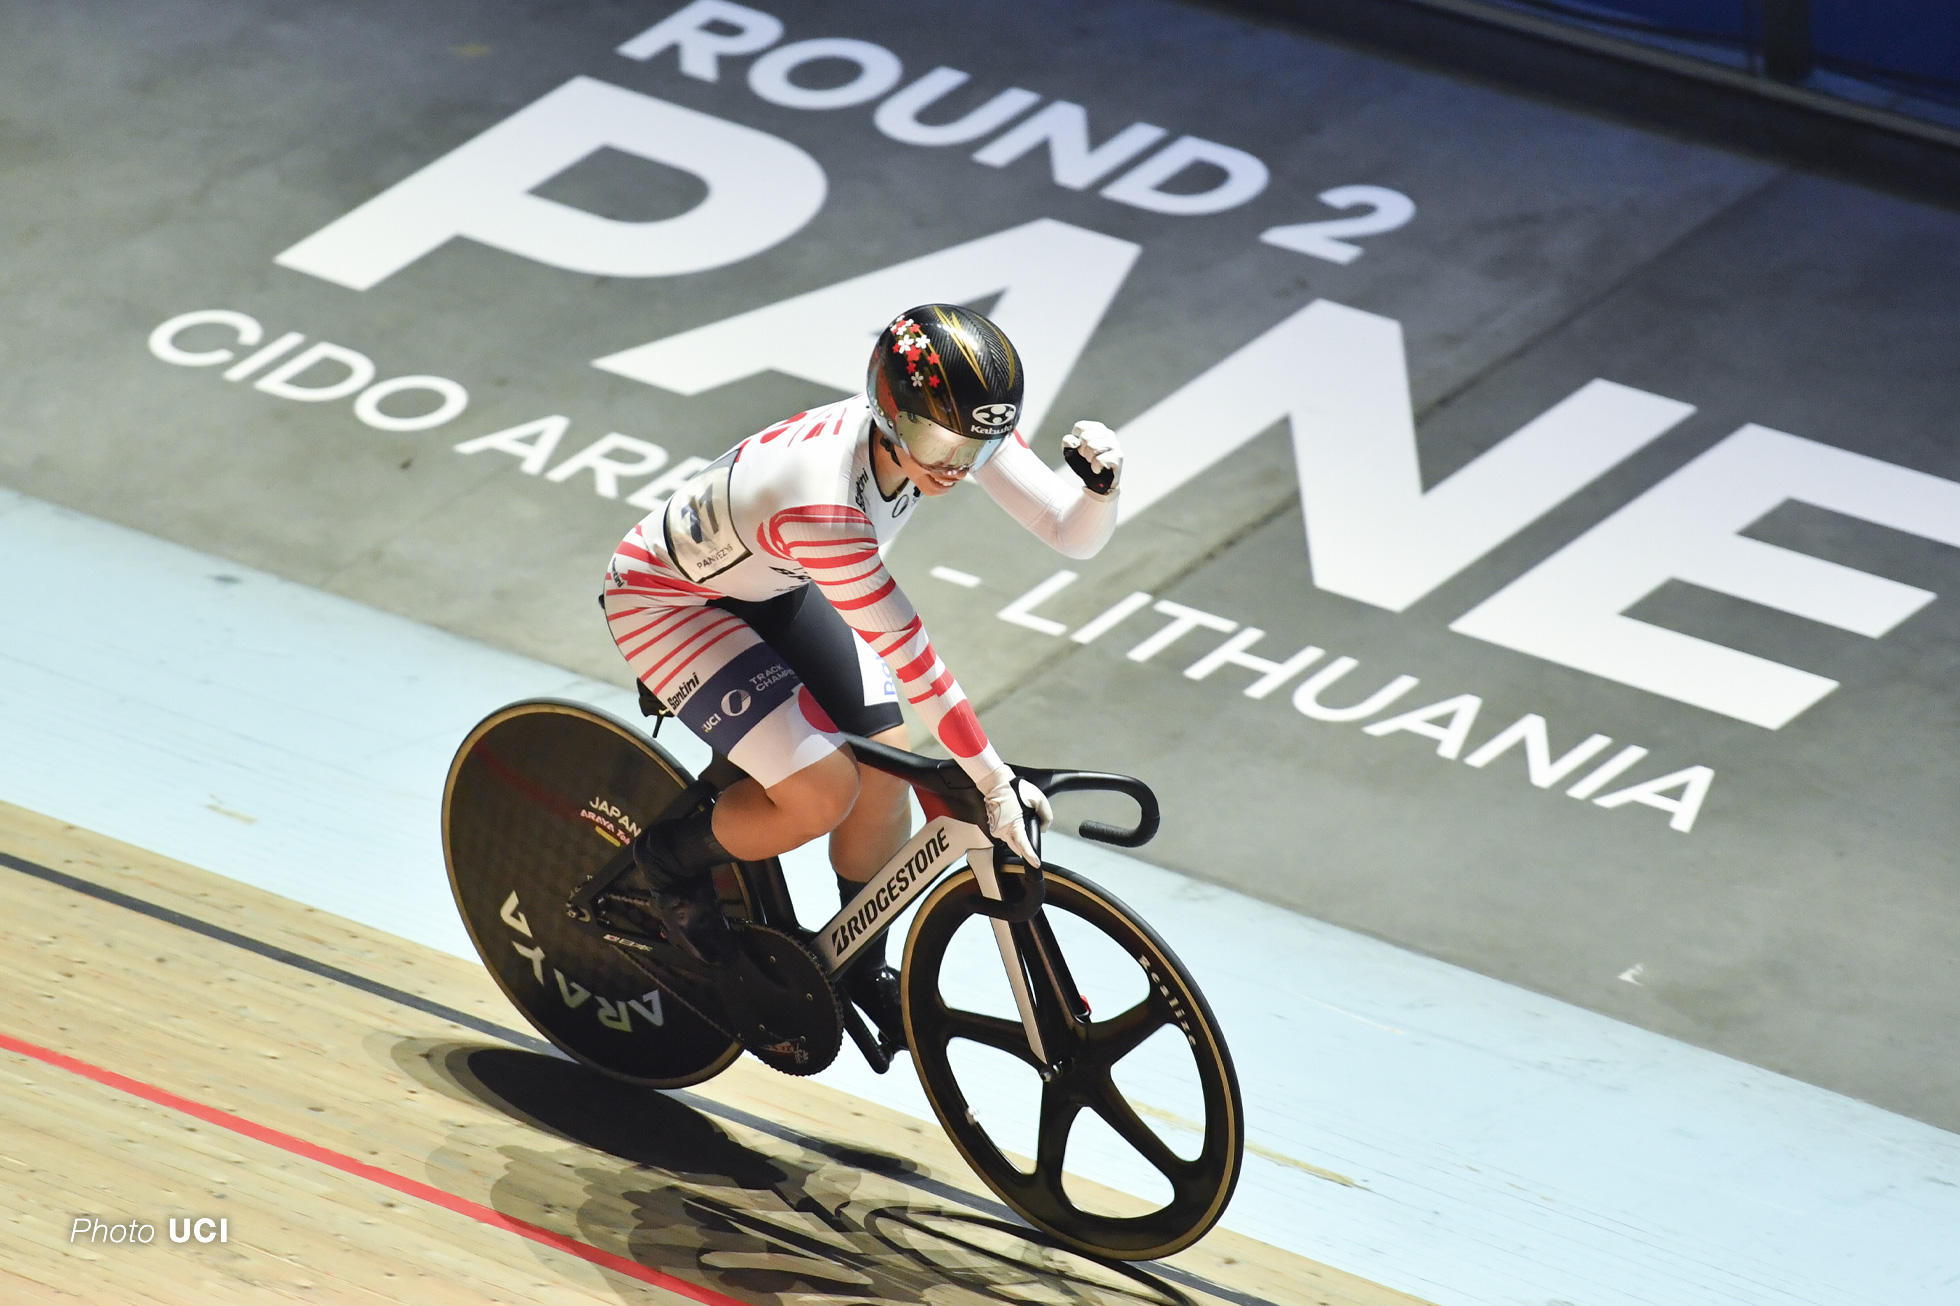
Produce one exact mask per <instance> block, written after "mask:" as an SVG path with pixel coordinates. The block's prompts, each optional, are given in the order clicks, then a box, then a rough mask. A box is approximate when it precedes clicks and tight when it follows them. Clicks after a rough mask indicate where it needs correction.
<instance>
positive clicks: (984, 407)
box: [967, 404, 1021, 438]
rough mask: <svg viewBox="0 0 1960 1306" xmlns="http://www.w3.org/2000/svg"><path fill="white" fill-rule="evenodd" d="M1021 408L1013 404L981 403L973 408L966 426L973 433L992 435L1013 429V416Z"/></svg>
mask: <svg viewBox="0 0 1960 1306" xmlns="http://www.w3.org/2000/svg"><path fill="white" fill-rule="evenodd" d="M1020 411H1021V410H1020V409H1019V408H1018V407H1016V406H1015V405H1013V404H981V405H980V406H979V407H978V408H976V409H974V410H973V420H972V421H971V422H969V423H967V428H968V430H969V431H971V432H972V434H974V435H979V436H987V437H990V438H991V437H993V436H997V435H1006V434H1007V433H1008V432H1009V431H1011V430H1013V429H1014V418H1015V415H1016V414H1018V413H1019V412H1020Z"/></svg>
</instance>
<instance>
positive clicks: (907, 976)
mask: <svg viewBox="0 0 1960 1306" xmlns="http://www.w3.org/2000/svg"><path fill="white" fill-rule="evenodd" d="M1043 870H1044V872H1045V878H1046V880H1047V902H1046V904H1045V905H1044V907H1043V908H1042V911H1043V913H1052V912H1057V911H1060V912H1065V913H1068V914H1069V915H1073V916H1075V917H1077V918H1078V919H1080V920H1083V921H1086V922H1087V923H1088V924H1090V925H1091V926H1092V927H1094V928H1096V929H1098V930H1099V931H1101V932H1102V933H1103V934H1104V936H1105V937H1107V938H1109V939H1110V940H1112V941H1114V942H1116V943H1117V944H1118V945H1119V946H1121V947H1122V948H1123V950H1124V953H1125V955H1127V956H1129V957H1131V958H1133V959H1135V960H1136V962H1137V963H1138V964H1139V965H1140V966H1141V967H1142V968H1143V970H1144V972H1145V976H1146V979H1147V980H1148V981H1149V992H1148V993H1147V995H1146V996H1145V998H1144V999H1143V1000H1142V1001H1140V1002H1138V1003H1136V1004H1135V1005H1134V1006H1132V1007H1130V1008H1129V1009H1127V1010H1125V1011H1123V1012H1121V1013H1119V1014H1117V1015H1116V1016H1114V1017H1112V1018H1110V1019H1109V1020H1105V1021H1094V1020H1086V1021H1083V1022H1081V1023H1079V1024H1072V1025H1071V1032H1070V1035H1069V1038H1070V1044H1069V1046H1068V1047H1066V1048H1064V1049H1061V1050H1060V1055H1058V1056H1057V1058H1056V1061H1057V1064H1058V1065H1060V1066H1061V1067H1062V1069H1061V1070H1060V1071H1059V1073H1056V1074H1054V1075H1053V1077H1052V1078H1050V1077H1048V1076H1046V1075H1044V1081H1045V1082H1044V1084H1043V1087H1042V1102H1041V1120H1040V1127H1039V1139H1038V1143H1037V1149H1036V1150H1037V1157H1036V1161H1035V1164H1034V1168H1033V1169H1032V1170H1024V1169H1022V1168H1021V1167H1020V1166H1018V1165H1016V1164H1015V1163H1014V1161H1013V1160H1011V1159H1010V1157H1009V1155H1008V1154H1007V1153H1006V1152H1005V1151H1004V1150H1003V1149H1002V1148H1001V1147H1000V1146H999V1145H998V1144H997V1143H996V1142H995V1140H994V1139H993V1138H992V1137H991V1136H990V1135H989V1134H988V1132H987V1130H986V1128H985V1127H984V1126H983V1125H982V1124H981V1123H980V1121H979V1120H978V1119H977V1118H976V1116H975V1115H974V1113H973V1111H972V1110H971V1107H970V1104H969V1102H968V1100H967V1096H966V1094H965V1092H964V1091H963V1090H962V1089H961V1088H960V1086H959V1083H958V1081H957V1079H956V1077H955V1075H954V1072H953V1068H952V1064H951V1060H950V1056H949V1053H950V1049H951V1045H952V1042H953V1041H954V1040H955V1039H961V1038H967V1039H972V1040H973V1041H975V1042H979V1043H982V1044H985V1045H987V1046H991V1047H994V1048H996V1049H998V1050H1000V1051H1004V1052H1007V1053H1010V1054H1012V1055H1015V1056H1018V1057H1019V1058H1021V1059H1022V1060H1023V1061H1025V1062H1027V1063H1028V1064H1030V1065H1033V1066H1034V1067H1035V1069H1037V1070H1042V1069H1043V1067H1041V1066H1040V1065H1039V1064H1038V1063H1036V1062H1035V1059H1034V1057H1033V1054H1032V1053H1031V1052H1030V1051H1029V1050H1028V1047H1027V1039H1026V1035H1025V1033H1024V1032H1023V1030H1022V1028H1021V1025H1020V1023H1019V1022H1018V1021H1008V1020H1001V1019H999V1018H996V1017H989V1016H982V1015H980V1014H978V1013H974V1012H965V1011H962V1010H959V1009H957V1008H953V1007H950V1006H948V1005H947V1003H946V1001H945V999H944V997H943V995H942V993H941V991H940V983H939V979H940V969H941V966H942V965H943V963H944V960H945V956H946V949H947V947H948V945H949V944H950V943H951V941H952V938H953V935H954V934H955V933H956V932H957V931H958V930H959V928H960V927H961V926H962V925H964V924H966V923H967V922H968V921H969V920H973V919H975V918H976V917H978V918H979V919H981V920H983V921H984V919H985V918H984V917H980V915H979V913H978V912H977V911H976V910H975V905H976V904H977V903H978V902H979V901H981V894H980V886H979V882H978V880H977V879H976V878H975V876H974V873H973V872H972V870H970V869H967V870H962V871H959V872H957V873H955V874H953V875H951V876H948V877H947V878H946V879H945V880H944V881H942V882H941V883H940V884H939V885H938V886H936V887H935V888H934V889H933V891H932V893H931V894H929V895H928V896H927V898H926V900H925V902H924V903H923V904H921V906H920V908H919V914H918V917H917V918H916V920H915V921H914V922H913V925H912V931H911V934H910V936H909V937H908V938H907V940H906V945H905V965H904V969H903V971H902V976H903V989H904V1013H905V1032H906V1038H907V1040H908V1042H909V1043H910V1045H911V1050H912V1061H913V1065H914V1067H915V1068H916V1070H917V1071H918V1075H919V1083H920V1085H921V1086H922V1087H923V1088H924V1089H925V1094H926V1099H927V1100H928V1101H929V1102H931V1103H932V1109H933V1112H934V1114H936V1115H937V1116H938V1117H939V1123H940V1125H941V1126H942V1127H943V1128H944V1129H945V1130H946V1134H947V1136H948V1137H949V1138H951V1139H952V1140H953V1145H954V1146H955V1147H957V1148H958V1149H959V1151H960V1154H961V1155H962V1156H963V1157H965V1158H966V1161H967V1164H968V1165H970V1166H972V1167H973V1170H974V1173H976V1174H978V1175H979V1176H980V1178H981V1179H982V1180H984V1181H985V1182H986V1184H987V1186H988V1187H989V1188H991V1189H993V1191H994V1192H995V1194H996V1195H998V1196H999V1197H1000V1199H1001V1200H1002V1201H1003V1202H1005V1203H1006V1204H1007V1205H1008V1206H1009V1207H1010V1208H1012V1209H1013V1210H1014V1212H1015V1213H1016V1214H1018V1215H1020V1216H1021V1217H1022V1218H1023V1219H1025V1220H1027V1221H1028V1222H1029V1223H1030V1224H1032V1225H1034V1226H1035V1228H1037V1229H1040V1230H1041V1231H1042V1232H1043V1233H1046V1234H1048V1235H1049V1236H1051V1237H1053V1238H1056V1239H1058V1240H1059V1241H1060V1242H1061V1243H1062V1244H1063V1245H1064V1246H1066V1247H1069V1248H1070V1249H1072V1250H1075V1251H1079V1252H1084V1253H1087V1254H1089V1255H1095V1256H1107V1257H1111V1258H1114V1259H1118V1260H1154V1259H1156V1258H1158V1257H1162V1256H1169V1255H1171V1254H1172V1253H1174V1252H1177V1251H1180V1250H1182V1249H1183V1248H1186V1247H1189V1246H1190V1245H1191V1244H1192V1243H1194V1242H1196V1241H1197V1240H1198V1239H1199V1238H1201V1237H1203V1236H1204V1235H1205V1233H1206V1232H1207V1231H1209V1230H1210V1229H1211V1228H1212V1226H1213V1225H1215V1224H1217V1222H1218V1220H1219V1218H1220V1217H1221V1216H1222V1215H1223V1214H1224V1212H1225V1207H1226V1205H1227V1204H1228V1203H1229V1202H1230V1201H1231V1197H1232V1192H1233V1190H1234V1189H1235V1188H1236V1187H1237V1184H1238V1179H1239V1173H1240V1171H1241V1170H1242V1169H1243V1168H1244V1160H1245V1123H1244V1121H1245V1111H1244V1105H1243V1101H1242V1099H1241V1097H1240V1093H1239V1082H1238V1074H1237V1072H1236V1071H1235V1070H1234V1069H1233V1066H1232V1056H1231V1052H1230V1051H1229V1049H1227V1047H1226V1045H1225V1040H1224V1037H1223V1035H1222V1033H1221V1032H1220V1030H1219V1028H1218V1021H1217V1018H1216V1017H1215V1016H1213V1014H1212V1011H1211V1008H1210V1006H1209V1004H1207V1003H1206V1001H1205V999H1204V995H1203V994H1202V993H1201V992H1200V991H1199V989H1198V986H1197V984H1196V982H1195V981H1194V980H1193V979H1192V978H1191V975H1190V973H1189V972H1188V971H1187V970H1186V969H1185V968H1184V965H1183V963H1181V962H1180V961H1179V960H1178V959H1177V957H1176V955H1175V954H1174V953H1172V952H1171V950H1170V948H1169V947H1168V946H1167V945H1166V944H1165V943H1164V941H1163V940H1162V939H1160V938H1159V937H1158V936H1157V933H1156V931H1154V930H1152V929H1151V928H1150V926H1149V925H1148V924H1147V923H1145V922H1144V921H1143V920H1142V919H1141V918H1139V917H1138V916H1137V915H1136V914H1135V913H1134V912H1132V911H1131V910H1130V909H1129V908H1127V907H1125V906H1124V905H1123V904H1122V903H1121V902H1120V901H1119V900H1117V899H1116V898H1115V897H1114V896H1112V895H1111V894H1109V893H1107V892H1105V891H1104V890H1102V889H1101V888H1099V887H1098V886H1096V885H1095V884H1093V883H1091V882H1089V881H1088V880H1085V879H1083V878H1082V877H1080V876H1078V875H1075V874H1074V873H1072V872H1070V871H1067V870H1065V869H1063V868H1061V867H1059V866H1054V865H1052V864H1051V865H1047V866H1044V867H1043ZM1139 1013H1142V1014H1141V1015H1140V1014H1139ZM1166 1026H1176V1027H1178V1028H1179V1029H1180V1030H1181V1032H1182V1033H1183V1034H1184V1035H1185V1037H1186V1039H1187V1040H1188V1041H1189V1044H1190V1047H1191V1049H1192V1055H1193V1061H1194V1063H1195V1065H1196V1067H1197V1070H1198V1079H1199V1083H1200V1086H1201V1088H1202V1092H1203V1098H1204V1105H1205V1120H1204V1121H1203V1122H1202V1123H1203V1146H1202V1147H1201V1149H1200V1151H1199V1154H1198V1157H1197V1158H1196V1159H1195V1160H1194V1161H1184V1160H1183V1159H1182V1158H1179V1157H1177V1156H1176V1155H1175V1153H1174V1152H1172V1151H1171V1149H1170V1148H1169V1147H1168V1145H1166V1144H1165V1143H1164V1142H1163V1140H1162V1139H1161V1138H1160V1137H1158V1136H1157V1134H1156V1133H1155V1131H1153V1130H1151V1129H1150V1127H1149V1126H1148V1125H1147V1124H1145V1123H1144V1122H1143V1120H1142V1118H1141V1116H1140V1115H1139V1114H1138V1112H1137V1111H1136V1109H1135V1108H1134V1107H1133V1106H1131V1105H1130V1104H1129V1102H1128V1100H1127V1099H1125V1098H1124V1097H1123V1095H1122V1092H1121V1090H1120V1089H1118V1088H1117V1087H1116V1085H1115V1082H1114V1080H1113V1078H1112V1077H1111V1075H1110V1071H1111V1069H1112V1068H1113V1067H1114V1066H1115V1064H1116V1063H1117V1062H1119V1061H1121V1060H1122V1058H1123V1057H1124V1056H1126V1055H1128V1053H1129V1051H1131V1050H1134V1049H1135V1048H1136V1047H1138V1046H1140V1045H1141V1044H1142V1043H1143V1042H1144V1040H1146V1039H1147V1038H1148V1037H1149V1036H1150V1035H1151V1034H1153V1033H1155V1032H1156V1031H1157V1030H1158V1029H1160V1028H1164V1027H1166ZM1017 1045H1018V1046H1017ZM1112 1099H1113V1100H1112ZM1115 1102H1121V1104H1122V1105H1121V1106H1120V1107H1117V1106H1116V1105H1115ZM1084 1110H1093V1111H1095V1112H1096V1113H1097V1114H1098V1115H1101V1116H1102V1117H1103V1119H1104V1121H1105V1122H1106V1123H1108V1124H1109V1125H1110V1127H1111V1128H1112V1129H1114V1130H1115V1131H1116V1133H1117V1135H1118V1136H1119V1137H1122V1138H1123V1139H1124V1141H1125V1142H1126V1143H1128V1144H1129V1145H1130V1146H1131V1147H1132V1148H1134V1149H1135V1150H1136V1151H1137V1152H1138V1154H1139V1155H1140V1156H1142V1157H1143V1159H1144V1160H1145V1161H1146V1162H1147V1163H1148V1164H1150V1165H1151V1166H1152V1167H1153V1168H1155V1169H1157V1170H1158V1172H1159V1173H1161V1174H1162V1175H1163V1176H1164V1177H1165V1179H1166V1180H1168V1181H1169V1183H1170V1186H1171V1189H1172V1197H1171V1200H1170V1202H1168V1203H1167V1204H1165V1205H1164V1206H1162V1207H1160V1208H1158V1209H1157V1210H1155V1211H1152V1212H1149V1213H1146V1214H1143V1215H1136V1216H1116V1215H1099V1214H1094V1213H1091V1212H1088V1211H1085V1210H1083V1209H1082V1208H1081V1207H1080V1206H1078V1205H1077V1204H1076V1203H1075V1202H1074V1201H1073V1200H1072V1199H1071V1198H1070V1197H1069V1196H1068V1194H1067V1192H1066V1191H1064V1186H1063V1175H1062V1163H1063V1160H1064V1159H1065V1157H1066V1154H1067V1142H1068V1135H1069V1132H1070V1131H1071V1130H1072V1129H1073V1127H1074V1122H1075V1120H1076V1118H1077V1117H1078V1116H1079V1115H1080V1114H1081V1112H1082V1111H1084ZM1153 1153H1155V1154H1154V1155H1153Z"/></svg>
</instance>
